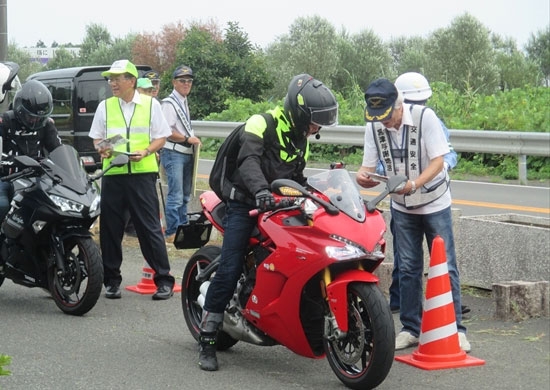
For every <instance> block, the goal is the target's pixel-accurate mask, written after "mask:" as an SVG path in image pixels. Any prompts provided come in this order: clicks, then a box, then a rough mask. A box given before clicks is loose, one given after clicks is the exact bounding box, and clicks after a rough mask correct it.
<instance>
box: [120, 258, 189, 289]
mask: <svg viewBox="0 0 550 390" xmlns="http://www.w3.org/2000/svg"><path fill="white" fill-rule="evenodd" d="M141 276H142V277H141V280H140V281H139V283H138V284H136V285H135V286H126V290H128V291H132V292H136V293H139V294H154V293H156V292H157V286H156V285H155V281H154V280H153V278H154V276H155V271H154V270H153V269H152V268H151V266H150V265H149V263H147V261H144V264H143V271H142V274H141ZM174 292H181V285H179V284H177V283H175V284H174Z"/></svg>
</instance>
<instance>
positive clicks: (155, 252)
mask: <svg viewBox="0 0 550 390" xmlns="http://www.w3.org/2000/svg"><path fill="white" fill-rule="evenodd" d="M156 182H157V174H156V173H144V174H137V175H112V176H110V175H107V176H104V177H103V178H102V179H101V218H100V233H99V239H100V244H101V252H102V257H103V269H104V279H103V282H104V284H105V285H106V286H107V285H113V284H118V285H120V282H121V281H122V276H121V273H120V266H121V264H122V238H123V236H124V228H125V227H126V222H127V219H128V214H129V215H130V218H131V219H132V221H133V223H134V226H135V230H136V235H137V237H138V241H139V246H140V249H141V253H142V254H143V257H144V258H145V261H147V264H149V265H150V266H151V268H152V269H153V270H154V271H155V276H154V281H155V284H156V285H157V287H158V286H161V285H168V286H173V285H174V277H173V276H171V275H170V274H169V272H170V263H169V261H168V252H167V251H166V244H165V242H164V236H163V233H162V226H161V223H160V210H159V200H158V195H157V190H156Z"/></svg>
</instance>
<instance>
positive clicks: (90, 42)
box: [80, 23, 113, 65]
mask: <svg viewBox="0 0 550 390" xmlns="http://www.w3.org/2000/svg"><path fill="white" fill-rule="evenodd" d="M112 44H113V40H112V38H111V34H110V33H109V31H108V30H107V28H106V27H104V26H102V25H100V24H96V23H92V24H89V25H87V26H86V36H85V37H84V40H83V41H82V45H80V58H81V60H82V64H83V65H98V63H94V61H95V59H94V58H93V53H94V52H96V51H97V50H105V49H107V48H109V47H110V46H111V45H112ZM99 64H103V62H100V63H99Z"/></svg>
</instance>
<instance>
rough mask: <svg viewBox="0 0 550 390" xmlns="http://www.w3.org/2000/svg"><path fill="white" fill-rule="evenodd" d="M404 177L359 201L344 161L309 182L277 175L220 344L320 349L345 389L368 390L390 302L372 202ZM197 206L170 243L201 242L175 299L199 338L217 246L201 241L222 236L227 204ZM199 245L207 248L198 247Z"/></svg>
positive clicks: (388, 356) (378, 375) (313, 353)
mask: <svg viewBox="0 0 550 390" xmlns="http://www.w3.org/2000/svg"><path fill="white" fill-rule="evenodd" d="M403 180H405V181H406V178H392V179H390V180H389V181H388V182H387V188H386V191H384V192H383V193H381V194H380V195H379V196H378V197H377V198H376V199H373V200H372V201H370V202H368V203H366V202H365V201H364V200H363V199H362V197H361V195H360V193H359V191H358V189H357V187H356V185H355V182H354V180H352V178H350V175H349V173H348V171H347V170H345V169H333V170H328V171H325V172H322V173H319V174H317V175H314V176H311V177H309V178H308V189H306V188H304V187H303V186H301V185H299V184H298V183H296V182H294V181H292V180H285V179H281V180H276V181H274V182H273V183H272V186H271V189H272V192H273V193H274V195H275V198H276V200H277V206H276V207H274V208H273V209H272V210H268V211H265V210H264V211H259V210H253V211H256V212H258V214H257V218H258V225H257V229H256V231H255V232H254V233H253V235H252V236H251V237H250V243H249V250H248V255H247V256H246V259H245V261H244V267H243V272H242V276H241V278H240V280H239V282H238V284H237V288H236V289H235V293H234V295H233V298H232V300H231V302H230V303H229V305H228V306H227V307H226V310H225V316H224V322H223V328H222V330H221V331H220V332H219V333H218V341H217V347H218V350H220V351H222V350H226V349H228V348H230V347H232V346H233V345H234V344H235V343H237V342H238V341H245V342H248V343H251V344H256V345H261V346H272V345H284V346H285V347H287V348H288V349H290V350H291V351H293V352H295V353H296V354H298V355H301V356H305V357H308V358H314V359H320V358H324V357H326V358H327V359H328V362H329V364H330V366H331V368H332V370H333V371H334V373H335V374H336V376H337V377H338V379H340V380H341V381H342V382H343V383H344V384H345V385H346V386H347V387H349V388H352V389H370V388H374V387H376V386H378V385H379V384H380V383H381V382H382V381H383V380H384V379H385V378H386V376H387V374H388V372H389V370H390V368H391V365H392V362H393V358H394V350H395V330H394V322H393V317H392V313H391V310H390V307H389V305H388V302H387V300H386V298H385V297H384V295H383V294H382V292H381V291H380V289H379V288H378V278H377V277H376V276H375V275H374V274H373V271H374V270H375V269H376V268H377V267H378V265H379V264H380V263H381V262H382V261H383V260H384V249H385V240H384V238H383V235H384V232H385V231H386V225H385V223H384V219H383V218H382V216H381V214H380V212H379V211H378V210H376V205H377V203H378V202H380V201H381V200H382V199H383V198H384V197H386V196H387V195H388V194H389V193H390V191H392V190H396V189H397V188H398V187H399V186H401V187H402V186H403V185H404V181H403ZM200 201H201V204H202V208H203V211H202V213H196V214H195V215H192V217H193V218H191V219H192V221H191V223H190V225H187V226H181V227H180V229H179V230H178V233H177V236H176V241H175V245H176V247H177V248H178V249H188V248H199V247H200V249H199V250H198V251H196V252H195V253H194V254H193V256H192V257H191V258H190V259H189V261H188V263H187V266H186V268H185V271H184V274H183V282H182V290H183V291H182V294H181V297H182V306H183V314H184V316H185V321H186V323H187V326H188V327H189V331H190V332H191V334H192V335H193V336H194V337H195V339H198V337H199V324H200V322H201V316H202V307H203V304H204V300H205V297H206V291H207V290H208V286H209V283H210V282H209V280H210V279H211V278H212V277H213V275H214V273H215V272H216V269H217V266H218V262H219V260H220V253H221V247H220V246H217V245H205V244H206V243H207V242H208V241H209V238H210V232H211V229H212V227H214V228H216V229H217V230H219V231H220V232H221V233H222V234H223V227H222V218H223V215H224V213H225V204H224V203H223V202H221V201H220V200H219V199H218V197H216V195H215V194H214V193H213V192H211V191H207V192H205V193H203V194H202V195H201V196H200ZM203 245H205V246H203Z"/></svg>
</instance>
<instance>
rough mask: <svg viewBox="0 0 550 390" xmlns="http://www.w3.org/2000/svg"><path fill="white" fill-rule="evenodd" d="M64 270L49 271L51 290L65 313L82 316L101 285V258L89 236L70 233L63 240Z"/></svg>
mask: <svg viewBox="0 0 550 390" xmlns="http://www.w3.org/2000/svg"><path fill="white" fill-rule="evenodd" d="M63 244H64V245H63V246H64V249H65V258H64V263H65V270H64V272H63V271H62V270H59V269H58V268H57V266H53V267H51V268H50V269H49V271H48V283H49V288H50V293H51V295H52V297H53V300H54V301H55V304H56V305H57V307H59V308H60V309H61V311H63V312H64V313H66V314H71V315H75V316H81V315H83V314H85V313H87V312H88V311H90V310H91V309H92V307H94V305H95V304H96V302H97V300H98V299H99V296H100V295H101V288H102V285H103V262H102V260H101V254H100V251H99V247H98V245H97V244H96V243H95V241H94V240H93V239H92V238H91V237H69V238H67V239H66V240H65V242H64V243H63Z"/></svg>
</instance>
